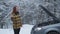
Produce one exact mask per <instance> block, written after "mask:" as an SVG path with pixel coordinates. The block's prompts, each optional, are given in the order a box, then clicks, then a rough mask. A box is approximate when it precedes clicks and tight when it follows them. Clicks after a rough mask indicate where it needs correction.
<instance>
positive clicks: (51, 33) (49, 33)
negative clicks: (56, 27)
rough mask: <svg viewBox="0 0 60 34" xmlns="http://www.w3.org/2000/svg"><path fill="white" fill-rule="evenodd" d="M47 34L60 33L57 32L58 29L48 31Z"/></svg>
mask: <svg viewBox="0 0 60 34" xmlns="http://www.w3.org/2000/svg"><path fill="white" fill-rule="evenodd" d="M47 34H60V33H59V32H57V31H50V32H48V33H47Z"/></svg>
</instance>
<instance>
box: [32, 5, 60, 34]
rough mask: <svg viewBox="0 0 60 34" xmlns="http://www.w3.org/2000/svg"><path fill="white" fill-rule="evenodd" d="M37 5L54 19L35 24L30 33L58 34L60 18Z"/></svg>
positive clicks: (59, 33) (59, 32) (59, 31)
mask: <svg viewBox="0 0 60 34" xmlns="http://www.w3.org/2000/svg"><path fill="white" fill-rule="evenodd" d="M39 6H40V7H41V8H42V9H43V10H45V12H46V13H47V14H48V15H50V16H51V17H53V19H54V20H53V21H47V22H43V23H40V24H37V25H35V26H34V27H33V28H32V30H31V34H60V19H58V18H57V17H55V16H54V15H53V14H52V13H50V12H49V11H48V10H47V9H46V8H45V7H43V6H41V5H39Z"/></svg>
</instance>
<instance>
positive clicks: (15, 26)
mask: <svg viewBox="0 0 60 34" xmlns="http://www.w3.org/2000/svg"><path fill="white" fill-rule="evenodd" d="M18 8H19V7H18ZM18 8H17V6H14V7H13V11H12V15H11V20H12V22H13V29H14V34H19V32H20V28H21V27H22V24H21V18H20V16H19V12H18Z"/></svg>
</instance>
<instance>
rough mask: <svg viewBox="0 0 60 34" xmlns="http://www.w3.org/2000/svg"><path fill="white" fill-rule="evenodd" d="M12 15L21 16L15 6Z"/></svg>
mask: <svg viewBox="0 0 60 34" xmlns="http://www.w3.org/2000/svg"><path fill="white" fill-rule="evenodd" d="M12 13H14V14H16V15H17V14H19V12H18V11H17V6H14V7H13V12H12Z"/></svg>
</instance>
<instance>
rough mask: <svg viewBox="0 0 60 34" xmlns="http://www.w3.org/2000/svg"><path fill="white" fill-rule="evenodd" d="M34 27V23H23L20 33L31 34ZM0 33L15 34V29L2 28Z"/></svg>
mask: <svg viewBox="0 0 60 34" xmlns="http://www.w3.org/2000/svg"><path fill="white" fill-rule="evenodd" d="M32 27H33V25H28V24H25V25H23V27H22V28H21V31H20V34H30V32H31V29H32ZM0 34H14V32H13V29H0Z"/></svg>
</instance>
